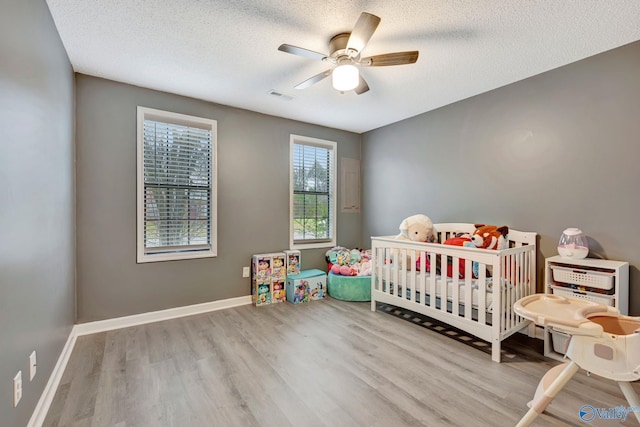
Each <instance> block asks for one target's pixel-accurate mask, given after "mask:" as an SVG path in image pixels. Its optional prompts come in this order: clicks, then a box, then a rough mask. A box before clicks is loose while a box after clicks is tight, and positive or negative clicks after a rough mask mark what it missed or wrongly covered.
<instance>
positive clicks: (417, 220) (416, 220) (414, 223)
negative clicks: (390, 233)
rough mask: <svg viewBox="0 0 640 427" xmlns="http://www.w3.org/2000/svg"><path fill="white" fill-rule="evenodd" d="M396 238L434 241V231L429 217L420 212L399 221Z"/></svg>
mask: <svg viewBox="0 0 640 427" xmlns="http://www.w3.org/2000/svg"><path fill="white" fill-rule="evenodd" d="M398 228H399V229H400V234H398V235H397V236H396V239H398V240H411V241H413V242H435V241H436V232H435V229H434V228H433V223H432V222H431V219H430V218H429V217H428V216H426V215H422V214H418V215H412V216H410V217H407V218H405V219H403V220H402V222H401V223H400V227H398Z"/></svg>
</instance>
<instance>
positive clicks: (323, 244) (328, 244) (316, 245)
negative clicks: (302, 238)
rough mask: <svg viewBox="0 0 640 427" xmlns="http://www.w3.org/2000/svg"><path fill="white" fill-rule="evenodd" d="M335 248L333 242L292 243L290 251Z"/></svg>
mask: <svg viewBox="0 0 640 427" xmlns="http://www.w3.org/2000/svg"><path fill="white" fill-rule="evenodd" d="M334 246H336V242H335V240H332V241H331V242H319V243H293V244H291V249H297V250H303V249H318V248H332V247H334Z"/></svg>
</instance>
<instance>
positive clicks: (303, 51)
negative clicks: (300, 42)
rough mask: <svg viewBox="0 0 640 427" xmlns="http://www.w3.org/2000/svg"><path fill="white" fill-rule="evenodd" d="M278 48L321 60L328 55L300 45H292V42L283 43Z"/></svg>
mask: <svg viewBox="0 0 640 427" xmlns="http://www.w3.org/2000/svg"><path fill="white" fill-rule="evenodd" d="M278 50H279V51H281V52H286V53H291V54H294V55H299V56H304V57H305V58H311V59H319V60H321V61H322V60H323V59H326V57H327V55H325V54H324V53H319V52H314V51H313V50H309V49H305V48H302V47H298V46H291V45H290V44H281V45H280V47H278Z"/></svg>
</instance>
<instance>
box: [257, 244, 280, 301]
mask: <svg viewBox="0 0 640 427" xmlns="http://www.w3.org/2000/svg"><path fill="white" fill-rule="evenodd" d="M251 266H252V267H251V300H252V302H253V304H254V305H256V306H258V305H266V304H271V303H277V302H284V301H285V299H286V289H285V278H286V270H285V254H284V253H283V252H277V253H271V254H258V255H254V256H253V257H252V258H251Z"/></svg>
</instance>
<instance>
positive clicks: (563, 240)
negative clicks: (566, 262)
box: [558, 228, 589, 259]
mask: <svg viewBox="0 0 640 427" xmlns="http://www.w3.org/2000/svg"><path fill="white" fill-rule="evenodd" d="M558 254H559V255H560V256H561V257H563V258H575V259H583V258H586V257H587V255H589V245H588V244H587V237H586V236H585V235H584V234H583V233H582V230H580V229H579V228H567V229H566V230H564V231H563V232H562V236H560V242H559V243H558Z"/></svg>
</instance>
